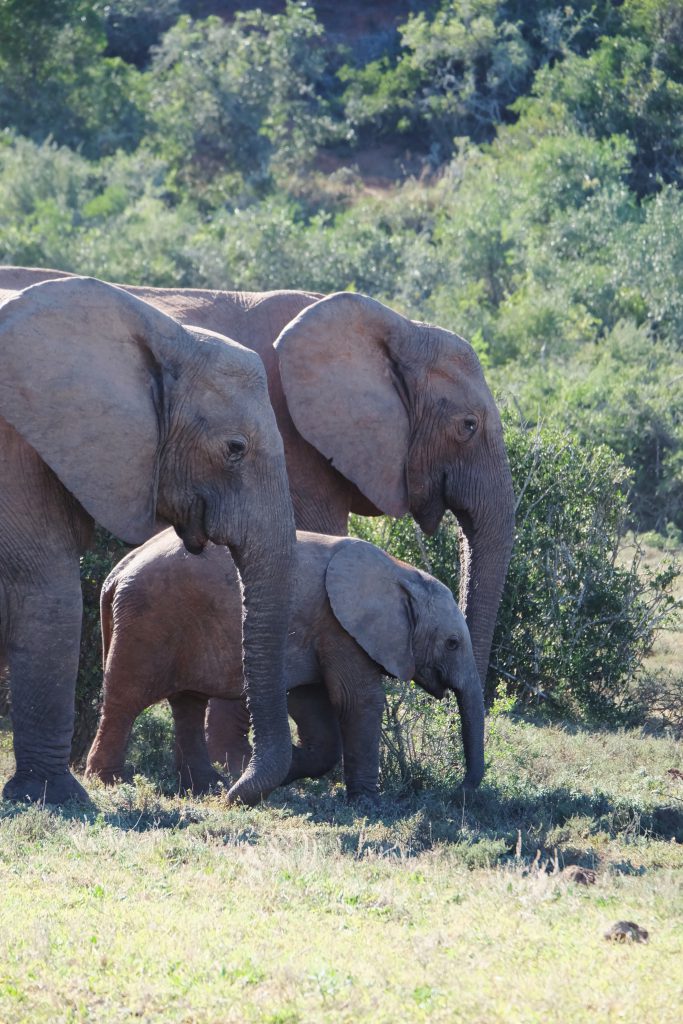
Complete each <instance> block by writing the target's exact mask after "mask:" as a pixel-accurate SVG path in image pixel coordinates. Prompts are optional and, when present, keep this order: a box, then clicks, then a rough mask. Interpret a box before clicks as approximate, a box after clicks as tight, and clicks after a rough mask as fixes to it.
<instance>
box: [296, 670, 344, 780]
mask: <svg viewBox="0 0 683 1024" xmlns="http://www.w3.org/2000/svg"><path fill="white" fill-rule="evenodd" d="M287 707H288V710H289V714H290V716H291V717H292V718H293V719H294V722H295V723H296V728H297V732H298V734H299V742H298V743H297V744H295V745H294V746H293V747H292V767H291V768H290V769H289V774H288V775H287V778H286V779H285V784H286V783H288V782H294V780H295V779H318V778H320V776H321V775H325V774H326V773H327V772H329V771H331V770H332V768H334V766H335V765H336V764H337V763H338V761H339V759H340V758H341V754H342V747H341V734H340V732H339V722H338V720H337V716H336V714H335V711H334V708H333V707H332V704H331V703H330V698H329V697H328V695H327V690H326V689H325V687H324V686H321V685H311V686H298V687H296V688H295V689H292V690H290V691H289V693H288V694H287Z"/></svg>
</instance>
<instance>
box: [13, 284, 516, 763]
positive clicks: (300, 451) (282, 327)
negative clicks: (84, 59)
mask: <svg viewBox="0 0 683 1024" xmlns="http://www.w3.org/2000/svg"><path fill="white" fill-rule="evenodd" d="M59 273H60V272H59V271H50V270H30V269H24V268H4V269H2V268H0V287H16V286H17V282H22V283H30V282H31V281H32V280H36V279H44V278H45V277H46V276H50V275H52V276H54V275H55V274H59ZM129 290H130V291H131V292H132V293H134V294H136V295H140V296H142V297H144V298H145V299H146V300H147V301H149V302H151V303H153V304H154V305H156V306H158V307H159V308H160V309H163V310H164V311H166V312H168V313H170V314H171V315H172V316H175V317H176V318H178V319H179V320H181V321H182V322H186V323H196V324H199V325H200V326H203V327H206V328H209V329H211V330H215V331H220V332H221V333H224V334H227V335H228V336H230V337H233V338H235V339H237V340H238V341H240V342H241V343H242V344H244V345H246V346H248V347H249V348H252V349H253V350H254V351H256V352H258V354H259V355H260V356H261V358H262V359H263V362H264V364H265V366H266V372H267V375H268V388H269V391H270V396H271V400H272V403H273V408H274V409H275V415H276V418H277V422H278V426H279V428H280V431H281V433H282V437H283V441H284V445H285V457H286V460H287V470H288V474H289V481H290V490H291V494H292V501H293V505H294V514H295V519H296V524H297V526H298V527H299V528H300V529H306V530H317V531H320V532H322V533H329V534H339V535H344V534H346V533H347V520H348V515H349V512H351V511H355V512H360V513H362V514H365V515H374V514H378V513H386V514H389V515H394V516H398V515H403V514H405V513H410V514H411V515H413V516H414V518H415V519H416V520H417V522H418V523H419V524H420V526H421V527H422V528H423V529H424V530H425V531H426V532H427V533H432V532H433V531H434V530H435V529H436V528H437V526H438V524H439V522H440V521H441V518H442V516H443V514H444V512H445V511H446V509H450V510H451V511H452V512H453V513H454V514H455V515H456V517H457V519H458V522H459V524H460V527H461V564H462V582H461V590H460V606H461V608H462V610H463V612H464V613H465V615H466V619H467V624H468V626H469V629H470V635H471V637H472V646H473V649H474V655H475V659H476V662H477V667H478V670H479V675H480V677H481V679H482V682H483V681H484V680H485V677H486V673H487V669H488V661H489V654H490V649H491V640H492V637H493V629H494V626H495V621H496V614H497V610H498V605H499V603H500V597H501V593H502V589H503V583H504V580H505V574H506V571H507V565H508V561H509V557H510V551H511V548H512V540H513V533H514V494H513V488H512V479H511V476H510V470H509V466H508V462H507V457H506V454H505V449H504V445H503V437H502V428H501V423H500V417H499V414H498V410H497V409H496V406H495V403H494V401H493V398H492V396H491V393H490V390H489V388H488V386H487V384H486V381H485V379H484V376H483V373H482V370H481V366H480V364H479V361H478V359H477V357H476V354H475V353H474V351H473V350H472V348H471V346H470V345H468V344H467V342H465V341H464V340H463V339H462V338H459V337H458V336H457V335H455V334H452V333H451V332H449V331H445V330H442V329H440V328H438V327H431V326H429V325H427V324H420V323H415V322H414V321H411V320H407V319H406V318H405V317H402V316H399V315H398V314H397V313H394V312H393V311H392V310H390V309H388V308H387V307H386V306H383V305H382V304H381V303H378V302H375V301H374V300H372V299H369V298H367V297H366V296H363V295H352V294H350V293H346V292H344V293H339V294H337V295H331V296H329V297H327V298H324V299H321V300H320V301H316V299H319V298H320V297H319V296H316V295H313V294H311V293H306V292H264V293H243V292H220V291H218V292H214V291H202V290H190V289H163V288H135V287H131V288H129ZM292 318H296V319H294V320H293V319H292ZM290 321H292V322H290ZM489 696H491V695H490V694H489ZM214 710H215V711H216V714H215V716H214ZM219 719H220V724H219ZM229 719H230V715H229V710H228V708H223V709H222V712H221V713H220V714H219V713H218V710H217V709H215V708H214V707H213V705H212V709H211V711H210V714H209V731H210V733H211V732H212V731H214V730H218V729H219V728H220V729H221V732H220V734H217V735H216V744H217V745H218V746H221V745H223V744H224V743H225V742H228V741H229V742H232V743H233V744H235V745H236V747H235V748H236V751H237V746H238V745H240V744H241V747H242V750H245V749H246V741H245V719H244V716H241V717H240V715H239V714H237V713H235V714H233V715H232V724H230V721H229ZM226 730H228V731H226ZM211 739H212V740H213V737H211Z"/></svg>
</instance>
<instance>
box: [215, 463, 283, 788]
mask: <svg viewBox="0 0 683 1024" xmlns="http://www.w3.org/2000/svg"><path fill="white" fill-rule="evenodd" d="M283 467H284V462H283ZM282 478H283V479H282V481H280V483H279V486H277V487H276V489H275V494H274V495H271V497H272V498H273V504H272V506H270V507H272V508H273V509H274V510H275V511H276V515H275V516H273V517H269V518H268V521H267V522H265V523H264V522H259V525H258V526H256V525H255V524H254V522H253V519H250V524H249V528H248V530H247V539H246V541H245V543H244V544H243V545H240V546H234V547H231V552H232V555H233V558H234V560H235V564H236V565H237V568H238V569H239V572H240V576H241V577H242V585H243V587H244V607H245V609H246V612H245V618H244V627H243V638H244V685H245V693H246V696H247V703H248V706H249V713H250V716H251V724H252V728H253V734H254V741H253V749H252V756H251V760H250V761H249V764H248V765H247V767H246V769H245V771H244V773H243V775H242V776H241V777H240V778H239V779H238V780H237V782H236V783H235V784H234V785H233V786H232V788H231V789H230V791H229V793H228V799H229V800H231V801H234V800H239V801H242V802H243V803H246V804H255V803H258V802H259V800H261V799H263V798H264V797H266V796H267V795H268V793H270V792H271V790H273V789H275V787H276V786H278V785H279V784H280V783H281V782H282V780H283V779H284V778H285V776H286V775H287V772H288V771H289V767H290V763H291V758H292V740H291V735H290V731H289V719H288V716H287V694H286V691H285V684H284V651H285V643H286V639H287V630H288V624H289V600H290V582H291V572H292V559H293V554H294V543H295V533H294V522H293V518H292V515H291V503H290V498H289V492H288V490H287V486H286V483H285V479H286V478H285V476H284V468H283V471H282ZM264 518H265V517H263V516H261V517H260V520H262V519H264Z"/></svg>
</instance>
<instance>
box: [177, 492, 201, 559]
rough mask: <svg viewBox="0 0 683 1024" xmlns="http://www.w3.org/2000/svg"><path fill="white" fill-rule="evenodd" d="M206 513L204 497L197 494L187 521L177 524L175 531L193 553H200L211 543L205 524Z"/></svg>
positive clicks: (186, 547)
mask: <svg viewBox="0 0 683 1024" xmlns="http://www.w3.org/2000/svg"><path fill="white" fill-rule="evenodd" d="M205 514H206V503H205V501H204V499H203V498H202V497H200V496H199V495H198V494H195V496H194V498H193V499H192V503H191V505H190V511H189V514H188V517H187V522H185V523H183V524H182V525H180V526H176V528H175V531H176V533H177V534H178V536H179V537H180V539H181V540H182V542H183V544H184V545H185V549H186V550H187V551H189V552H190V554H191V555H200V554H201V553H202V551H203V550H204V548H205V547H206V545H207V544H208V543H209V537H208V535H207V533H206V529H205V525H204V516H205Z"/></svg>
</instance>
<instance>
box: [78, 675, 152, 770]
mask: <svg viewBox="0 0 683 1024" xmlns="http://www.w3.org/2000/svg"><path fill="white" fill-rule="evenodd" d="M143 710H144V708H137V707H136V708H134V709H131V708H130V707H128V706H120V705H117V704H116V703H115V702H114V701H111V700H107V694H106V687H105V700H104V705H103V707H102V713H101V715H100V722H99V725H98V727H97V733H96V735H95V739H94V740H93V744H92V747H91V748H90V752H89V754H88V760H87V762H86V766H85V775H86V778H93V777H95V778H98V779H100V780H101V781H102V782H104V783H105V784H106V785H112V784H113V783H115V782H122V781H124V780H125V779H126V769H125V760H126V748H127V747H128V740H129V739H130V734H131V730H132V728H133V723H134V722H135V719H136V718H137V716H138V715H139V714H140V712H141V711H143Z"/></svg>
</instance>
